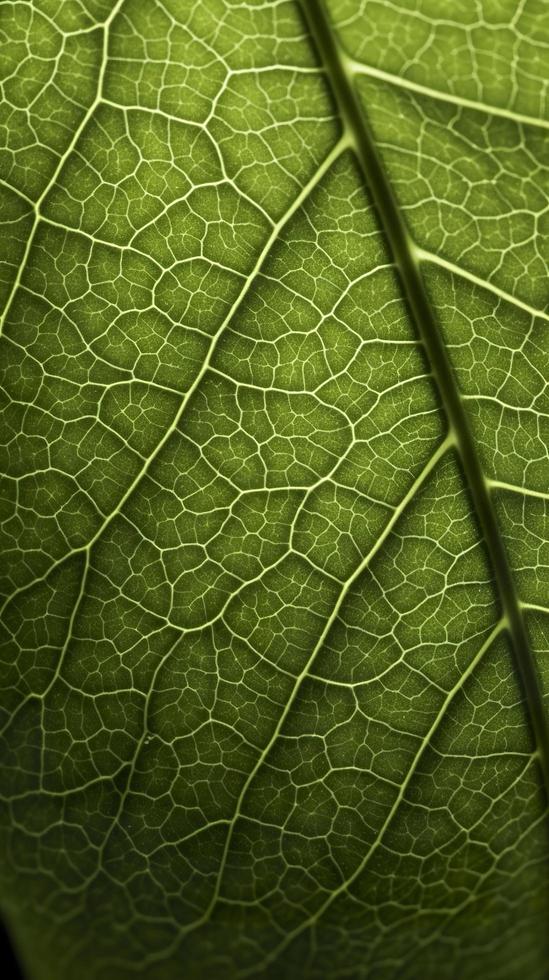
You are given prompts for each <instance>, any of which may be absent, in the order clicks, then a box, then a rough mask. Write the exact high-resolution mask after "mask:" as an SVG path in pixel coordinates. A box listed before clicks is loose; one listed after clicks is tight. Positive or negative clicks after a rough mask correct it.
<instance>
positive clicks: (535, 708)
mask: <svg viewBox="0 0 549 980" xmlns="http://www.w3.org/2000/svg"><path fill="white" fill-rule="evenodd" d="M301 6H302V9H303V13H304V17H305V20H306V23H307V25H308V27H309V30H310V33H311V36H312V38H313V40H314V42H315V44H316V46H317V48H318V51H319V54H320V57H321V59H322V62H323V64H324V68H325V71H326V74H327V76H328V79H329V81H330V83H331V86H332V90H333V95H334V97H335V100H336V103H337V106H338V109H339V112H340V114H341V117H342V120H343V123H344V125H345V128H346V130H347V133H348V135H349V138H350V140H351V142H352V144H353V146H354V150H355V153H356V155H357V157H358V160H359V162H360V165H361V168H362V171H363V175H364V178H365V182H366V184H367V186H368V188H369V190H370V192H371V194H372V197H373V199H374V203H375V206H376V208H377V211H378V214H379V217H380V220H381V223H382V225H383V228H384V231H385V234H386V236H387V240H388V242H389V246H390V248H391V251H392V253H393V256H394V259H395V262H396V264H397V266H398V268H399V271H400V276H401V281H402V284H403V288H404V292H405V294H406V298H407V300H408V304H409V308H410V310H411V314H412V317H413V320H414V322H415V326H416V329H417V332H418V334H419V336H420V338H421V340H422V342H423V345H424V348H425V351H426V353H427V357H428V359H429V362H430V365H431V370H432V372H433V376H434V379H435V382H436V385H437V387H438V390H439V395H440V399H441V402H442V405H443V407H444V410H445V412H446V416H447V418H448V422H449V424H450V427H451V429H452V431H453V434H454V438H455V442H456V446H457V449H458V452H459V455H460V457H461V464H462V467H463V471H464V473H465V478H466V481H467V484H468V487H469V491H470V494H471V497H472V500H473V504H474V507H475V511H476V515H477V519H478V521H479V524H480V527H481V530H482V534H483V537H484V540H485V543H486V547H487V550H488V554H489V557H490V561H491V565H492V571H493V575H494V578H495V582H496V587H497V591H498V594H499V599H500V602H501V606H502V610H503V615H504V619H505V620H506V623H507V628H508V633H509V636H510V640H511V646H512V649H513V654H514V659H515V663H516V667H517V670H518V673H519V676H520V678H521V681H522V685H523V689H524V693H525V699H526V703H527V706H528V711H529V715H530V721H531V725H532V728H533V731H534V737H535V739H536V743H537V747H538V751H539V757H540V764H541V768H542V771H543V777H544V782H545V792H546V795H547V796H549V725H548V721H547V717H546V714H545V708H544V704H543V697H542V693H541V689H540V684H539V680H538V673H537V668H536V664H535V661H534V655H533V652H532V650H531V647H530V643H529V639H528V634H527V631H526V626H525V622H524V618H523V614H522V609H521V604H520V601H519V598H518V596H517V593H516V588H515V584H514V581H513V575H512V571H511V567H510V565H509V560H508V557H507V552H506V549H505V545H504V542H503V539H502V536H501V532H500V528H499V524H498V520H497V517H496V513H495V510H494V506H493V502H492V497H491V493H490V489H489V485H488V483H487V480H486V478H485V476H484V473H483V470H482V465H481V462H480V458H479V455H478V452H477V448H476V444H475V440H474V438H473V435H472V432H471V429H470V426H469V421H468V417H467V414H466V410H465V408H464V405H463V402H462V399H461V394H460V391H459V388H458V386H457V382H456V378H455V375H454V371H453V368H452V365H451V362H450V359H449V356H448V353H447V350H446V347H445V344H444V341H443V339H442V336H441V333H440V330H439V327H438V324H437V321H436V318H435V315H434V312H433V309H432V307H431V303H430V300H429V297H428V294H427V291H426V288H425V283H424V280H423V276H422V273H421V267H420V262H419V260H418V258H417V252H416V249H415V246H414V243H413V242H412V240H411V238H410V235H409V232H408V229H407V227H406V224H405V222H404V219H403V217H402V215H401V212H400V208H399V205H398V202H397V199H396V197H395V194H394V192H393V189H392V186H391V183H390V180H389V178H388V176H387V173H386V171H385V167H384V164H383V162H382V159H381V156H380V154H379V152H378V149H377V145H376V142H375V140H374V138H373V135H372V133H371V131H370V128H369V125H368V121H367V118H366V116H365V114H364V112H363V110H362V107H361V105H360V102H359V100H358V96H357V94H356V89H355V85H354V79H353V75H352V74H351V72H350V70H349V67H348V63H347V60H346V59H345V57H344V56H343V55H342V52H341V51H340V50H339V47H338V44H337V41H336V39H335V36H334V33H333V29H332V26H331V23H330V19H329V15H328V13H327V11H326V8H325V5H324V0H301Z"/></svg>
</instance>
